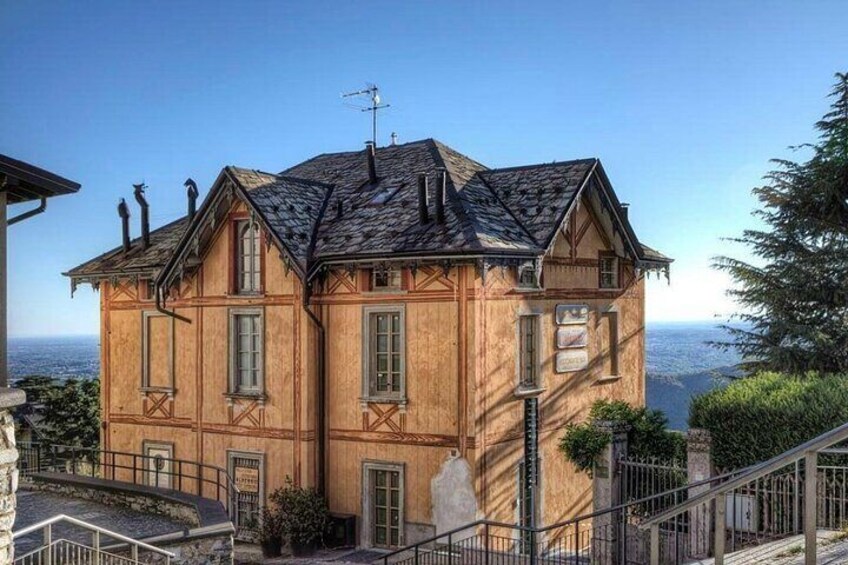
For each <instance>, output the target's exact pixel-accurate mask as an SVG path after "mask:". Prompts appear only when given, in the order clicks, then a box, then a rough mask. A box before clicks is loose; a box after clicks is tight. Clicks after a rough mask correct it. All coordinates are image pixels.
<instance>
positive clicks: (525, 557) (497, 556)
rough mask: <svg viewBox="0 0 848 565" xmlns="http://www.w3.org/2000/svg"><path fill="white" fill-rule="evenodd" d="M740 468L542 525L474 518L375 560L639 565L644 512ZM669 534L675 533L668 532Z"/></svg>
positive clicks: (428, 564)
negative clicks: (532, 526) (531, 526)
mask: <svg viewBox="0 0 848 565" xmlns="http://www.w3.org/2000/svg"><path fill="white" fill-rule="evenodd" d="M743 471H744V470H742V471H737V472H733V473H728V474H725V475H721V476H717V477H711V478H709V479H705V480H703V481H698V482H695V483H691V484H687V485H685V486H682V487H678V488H676V489H672V490H669V491H665V492H661V493H657V494H653V495H651V496H648V497H645V498H641V499H638V500H633V501H630V502H627V503H625V504H620V505H617V506H614V507H611V508H606V509H603V510H598V511H596V512H592V513H589V514H584V515H581V516H578V517H576V518H573V519H571V520H567V521H565V522H560V523H557V524H553V525H550V526H545V527H539V528H529V527H524V526H517V525H515V524H506V523H502V522H494V521H490V520H479V521H477V522H473V523H471V524H468V525H465V526H462V527H459V528H456V529H454V530H451V531H449V532H445V533H442V534H438V535H436V536H433V537H431V538H428V539H426V540H424V541H421V542H419V543H416V544H414V545H411V546H408V547H404V548H402V549H398V550H395V551H392V552H390V553H387V554H386V555H383V556H381V557H380V558H379V559H378V560H377V562H378V563H382V564H383V565H390V564H392V565H460V564H466V563H467V564H475V565H523V564H527V565H554V564H556V565H572V564H573V565H577V564H583V563H592V564H597V565H625V564H629V565H637V564H638V565H643V564H645V563H647V559H648V555H647V536H646V535H644V534H643V533H642V532H641V531H640V530H639V528H638V525H639V524H640V523H641V522H642V521H643V520H644V519H645V517H646V515H649V514H651V513H658V512H662V511H664V510H666V509H668V508H670V507H672V506H675V505H676V504H679V503H680V502H682V501H684V500H685V499H686V497H687V496H688V494H689V492H690V489H693V488H699V487H703V488H707V487H709V486H710V485H713V484H716V483H718V482H721V481H724V480H729V479H730V478H732V477H734V476H735V475H737V474H739V473H741V472H743ZM681 522H682V521H681ZM679 531H680V530H679ZM668 534H669V535H678V534H675V533H674V532H671V531H670V532H668ZM678 546H679V547H683V544H678Z"/></svg>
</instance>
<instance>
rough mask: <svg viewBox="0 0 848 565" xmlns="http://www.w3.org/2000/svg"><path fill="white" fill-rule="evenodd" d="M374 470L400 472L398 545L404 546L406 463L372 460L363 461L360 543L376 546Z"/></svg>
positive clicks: (365, 545) (363, 545)
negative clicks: (373, 514) (373, 505)
mask: <svg viewBox="0 0 848 565" xmlns="http://www.w3.org/2000/svg"><path fill="white" fill-rule="evenodd" d="M372 471H389V472H395V473H398V475H399V477H398V480H399V482H400V508H399V509H398V522H399V524H400V532H399V538H400V539H399V540H398V542H399V543H398V545H397V547H403V546H404V545H405V543H406V516H405V514H406V465H405V464H404V463H393V462H388V461H370V460H366V461H363V462H362V528H360V530H361V531H360V540H359V542H360V545H361V546H362V547H374V540H373V537H374V532H373V531H372V526H371V524H372V522H373V516H372V515H371V512H372V503H373V500H372V496H373V494H372V493H373V485H372V484H371V473H372ZM381 547H382V546H381Z"/></svg>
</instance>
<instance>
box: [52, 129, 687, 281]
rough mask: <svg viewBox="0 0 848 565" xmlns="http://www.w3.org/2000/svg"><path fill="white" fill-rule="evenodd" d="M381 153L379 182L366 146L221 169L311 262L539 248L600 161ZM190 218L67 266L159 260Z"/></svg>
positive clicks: (89, 268)
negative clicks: (290, 162) (440, 198)
mask: <svg viewBox="0 0 848 565" xmlns="http://www.w3.org/2000/svg"><path fill="white" fill-rule="evenodd" d="M375 159H376V170H377V176H378V181H377V182H376V183H373V184H372V183H370V182H369V179H368V173H367V167H366V153H365V151H353V152H345V153H328V154H322V155H318V156H316V157H313V158H312V159H309V160H307V161H304V162H303V163H300V164H298V165H295V166H293V167H291V168H289V169H286V170H285V171H282V172H281V173H279V174H273V173H266V172H260V171H256V170H251V169H243V168H239V167H227V168H226V169H225V170H226V172H227V173H228V176H229V178H231V179H232V180H233V181H235V182H236V183H238V184H239V185H240V186H241V187H242V188H243V189H244V191H245V193H246V194H247V197H248V199H249V200H250V202H251V204H252V205H253V207H254V208H255V209H256V210H257V212H258V213H259V214H260V215H261V217H262V218H263V220H264V221H265V223H266V224H267V226H268V227H269V228H270V229H271V230H272V231H273V232H274V234H273V235H274V236H275V237H276V239H277V240H278V242H279V243H280V244H281V245H283V246H284V247H285V248H286V249H287V251H288V252H289V254H290V255H291V256H292V257H293V259H294V260H295V261H296V262H297V263H298V264H299V265H300V266H301V270H302V271H303V272H306V270H307V268H308V267H309V266H310V264H314V263H315V262H316V261H321V260H345V259H349V258H354V257H361V258H376V259H379V258H391V257H392V256H404V257H414V256H432V255H466V256H467V255H475V256H476V255H487V254H493V255H501V256H503V255H508V256H510V257H527V258H532V257H537V256H538V255H540V254H541V253H544V251H545V250H546V249H547V247H548V245H549V243H550V242H551V241H552V239H553V237H554V235H555V233H556V230H557V228H558V227H559V225H560V224H561V222H562V220H563V219H564V216H565V214H566V213H567V211H568V209H569V208H570V206H571V204H572V202H573V201H574V199H575V197H576V195H577V193H578V191H579V190H580V188H581V187H582V186H583V184H584V183H585V181H586V179H587V178H588V175H589V174H590V173H591V172H592V171H593V170H594V169H595V168H596V167H599V162H598V160H597V159H583V160H577V161H565V162H561V163H547V164H541V165H530V166H525V167H512V168H505V169H488V168H486V167H485V166H483V165H481V164H480V163H478V162H476V161H474V160H472V159H470V158H468V157H466V156H465V155H462V154H461V153H458V152H457V151H454V150H453V149H451V148H450V147H447V146H446V145H443V144H442V143H440V142H438V141H436V140H433V139H425V140H421V141H415V142H411V143H406V144H403V145H393V146H388V147H380V148H378V149H377V150H376V158H375ZM440 168H444V169H445V170H446V171H447V186H446V192H447V194H446V200H447V202H446V205H445V222H444V223H443V224H439V223H436V222H435V221H432V220H433V215H434V205H433V204H432V202H433V199H434V196H435V178H436V173H437V171H438V170H439V169H440ZM420 173H425V174H426V175H427V177H428V179H429V187H428V189H429V196H430V201H431V205H430V216H431V221H430V222H428V223H427V224H425V225H422V224H421V223H420V222H419V219H418V206H417V200H418V196H417V194H418V192H417V190H418V189H417V177H418V175H419V174H420ZM616 202H617V201H616ZM339 203H341V208H342V212H341V215H339V214H338V206H339ZM186 227H187V223H186V221H185V219H183V220H179V221H178V222H174V223H173V224H169V225H168V226H165V227H163V228H160V229H158V230H155V231H153V232H152V233H151V246H150V248H148V249H147V250H140V249H137V245H135V244H134V246H133V251H131V252H130V253H129V254H127V255H124V254H123V252H122V251H121V249H120V248H116V249H115V250H113V251H110V252H109V253H107V254H105V255H102V256H100V257H98V258H95V259H93V260H92V261H89V262H88V263H85V264H83V265H81V266H79V267H77V268H75V269H73V270H71V271H70V272H69V273H68V274H69V275H70V276H71V277H75V278H82V277H86V276H90V275H93V274H100V273H102V274H111V273H117V272H129V271H134V270H139V269H142V268H147V269H150V270H155V269H159V268H161V267H162V266H164V265H165V263H166V262H167V261H168V259H169V258H170V256H171V254H172V253H173V252H174V250H175V249H176V248H177V245H178V244H179V241H180V238H181V236H182V234H183V232H184V231H185V229H186ZM628 231H629V228H628ZM631 233H632V232H631ZM637 250H640V251H641V252H642V253H643V256H642V257H641V258H642V259H644V260H646V261H650V262H656V263H668V262H670V261H671V260H670V259H668V258H667V257H665V256H663V255H662V254H660V253H658V252H656V251H654V250H652V249H650V248H647V247H642V246H638V245H637Z"/></svg>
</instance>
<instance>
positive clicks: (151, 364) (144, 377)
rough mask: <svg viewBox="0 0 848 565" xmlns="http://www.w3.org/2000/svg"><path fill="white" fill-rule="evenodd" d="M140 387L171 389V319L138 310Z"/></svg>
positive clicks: (172, 370) (172, 387)
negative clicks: (139, 316)
mask: <svg viewBox="0 0 848 565" xmlns="http://www.w3.org/2000/svg"><path fill="white" fill-rule="evenodd" d="M141 389H142V390H160V391H173V390H174V319H173V318H171V317H168V316H165V315H164V314H160V313H159V312H152V311H145V312H142V313H141Z"/></svg>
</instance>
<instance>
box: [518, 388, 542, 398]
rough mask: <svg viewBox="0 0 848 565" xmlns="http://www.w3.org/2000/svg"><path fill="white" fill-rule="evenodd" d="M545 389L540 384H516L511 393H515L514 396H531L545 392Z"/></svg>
mask: <svg viewBox="0 0 848 565" xmlns="http://www.w3.org/2000/svg"><path fill="white" fill-rule="evenodd" d="M545 390H547V389H545V387H542V386H536V387H532V388H531V387H526V386H517V387H515V392H514V393H513V394H515V397H516V398H532V397H534V396H539V395H540V394H542V393H543V392H545Z"/></svg>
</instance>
